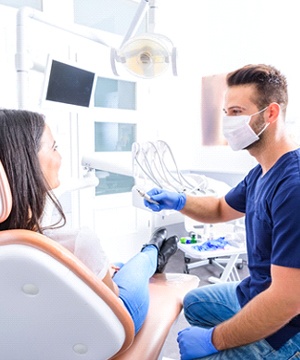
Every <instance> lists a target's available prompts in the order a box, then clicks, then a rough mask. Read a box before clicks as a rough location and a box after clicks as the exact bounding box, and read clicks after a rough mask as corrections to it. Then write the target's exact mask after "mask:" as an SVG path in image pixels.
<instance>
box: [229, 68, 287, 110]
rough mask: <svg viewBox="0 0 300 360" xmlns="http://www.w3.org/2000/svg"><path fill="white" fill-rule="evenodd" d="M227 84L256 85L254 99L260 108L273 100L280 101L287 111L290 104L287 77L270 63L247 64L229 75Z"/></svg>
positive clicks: (283, 108)
mask: <svg viewBox="0 0 300 360" xmlns="http://www.w3.org/2000/svg"><path fill="white" fill-rule="evenodd" d="M227 85H228V86H229V87H230V86H235V85H255V87H256V90H257V92H256V96H255V99H252V101H253V102H254V104H256V105H257V107H258V108H259V109H263V108H265V107H266V106H268V105H269V104H271V103H272V102H276V103H278V104H279V105H280V106H281V108H282V111H283V112H285V110H286V107H287V104H288V91H287V81H286V77H285V76H284V75H282V74H281V73H280V71H279V70H277V69H276V68H275V67H273V66H270V65H264V64H259V65H246V66H244V67H242V68H240V69H238V70H235V71H233V72H231V73H229V74H228V75H227Z"/></svg>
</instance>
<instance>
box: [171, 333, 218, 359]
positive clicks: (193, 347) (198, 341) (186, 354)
mask: <svg viewBox="0 0 300 360" xmlns="http://www.w3.org/2000/svg"><path fill="white" fill-rule="evenodd" d="M213 331H214V328H211V329H203V328H200V327H198V326H192V327H188V328H186V329H184V330H182V331H180V332H179V333H178V337H177V342H178V345H179V350H180V356H181V360H190V359H198V358H201V357H204V356H208V355H212V354H215V353H217V352H218V350H217V349H216V348H215V347H214V346H213V344H212V340H211V337H212V333H213Z"/></svg>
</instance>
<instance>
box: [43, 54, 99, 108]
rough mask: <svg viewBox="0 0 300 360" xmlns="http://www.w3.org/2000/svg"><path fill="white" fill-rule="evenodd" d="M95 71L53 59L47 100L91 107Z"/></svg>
mask: <svg viewBox="0 0 300 360" xmlns="http://www.w3.org/2000/svg"><path fill="white" fill-rule="evenodd" d="M94 77H95V73H93V72H90V71H87V70H83V69H80V68H77V67H75V66H71V65H67V64H64V63H62V62H59V61H56V60H53V61H52V65H51V71H50V76H49V82H48V88H47V95H46V100H51V101H57V102H61V103H65V104H72V105H78V106H86V107H89V105H90V99H91V94H92V90H93V83H94Z"/></svg>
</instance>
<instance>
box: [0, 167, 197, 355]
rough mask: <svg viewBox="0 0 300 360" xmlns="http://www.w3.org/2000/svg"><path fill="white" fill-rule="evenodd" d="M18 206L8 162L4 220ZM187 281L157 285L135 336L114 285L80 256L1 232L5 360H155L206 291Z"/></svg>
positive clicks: (33, 237)
mask: <svg viewBox="0 0 300 360" xmlns="http://www.w3.org/2000/svg"><path fill="white" fill-rule="evenodd" d="M11 206H12V198H11V193H10V187H9V184H8V181H7V178H6V175H5V172H4V170H3V167H2V164H1V163H0V221H1V222H3V221H5V219H6V218H7V217H8V216H9V213H10V211H11ZM198 282H199V279H198V277H196V276H193V275H187V274H171V273H170V274H156V275H155V276H153V278H151V280H150V283H149V287H150V309H149V313H148V316H147V318H146V321H145V323H144V325H143V327H142V329H141V330H140V332H139V333H138V334H137V336H136V337H134V326H133V322H132V319H131V317H130V315H129V313H128V312H127V310H126V309H125V307H124V306H123V304H122V302H121V301H120V300H119V298H118V297H117V296H115V295H114V294H113V293H112V292H111V291H110V290H109V289H108V288H107V287H106V285H105V284H104V283H103V282H102V281H100V280H99V279H98V278H97V277H96V276H95V275H94V274H93V273H92V272H91V271H90V270H89V269H88V268H87V267H86V266H85V265H84V264H83V263H81V262H80V261H79V260H78V259H77V258H76V257H75V256H74V255H73V254H72V253H70V252H69V251H68V250H67V249H65V248H64V247H62V246H61V245H60V244H58V243H56V242H55V241H53V240H51V239H49V238H47V237H46V236H44V235H41V234H38V233H35V232H32V231H28V230H21V229H16V230H5V231H1V232H0V285H1V292H0V324H1V326H0V357H1V359H5V360H73V359H76V360H78V359H80V358H82V359H84V360H101V359H103V360H105V359H112V358H113V359H115V360H125V359H126V360H133V359H143V360H155V359H158V358H159V357H160V354H161V349H162V347H163V344H164V342H165V339H166V337H167V335H168V333H169V330H170V328H171V326H172V324H173V323H174V321H175V320H176V319H177V317H178V315H179V313H180V312H181V309H182V299H183V296H184V295H185V294H186V292H187V291H189V290H190V289H192V288H195V287H197V286H198Z"/></svg>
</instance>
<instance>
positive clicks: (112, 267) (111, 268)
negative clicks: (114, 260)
mask: <svg viewBox="0 0 300 360" xmlns="http://www.w3.org/2000/svg"><path fill="white" fill-rule="evenodd" d="M119 270H120V267H119V266H116V265H114V264H110V266H109V269H108V271H109V273H110V276H111V277H113V276H114V275H115V273H116V272H117V271H119Z"/></svg>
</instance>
